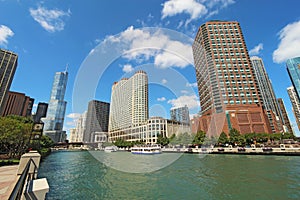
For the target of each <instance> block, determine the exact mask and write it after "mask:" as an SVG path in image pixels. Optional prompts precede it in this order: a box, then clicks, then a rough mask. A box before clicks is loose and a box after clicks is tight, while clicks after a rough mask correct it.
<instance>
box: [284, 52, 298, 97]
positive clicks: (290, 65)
mask: <svg viewBox="0 0 300 200" xmlns="http://www.w3.org/2000/svg"><path fill="white" fill-rule="evenodd" d="M286 67H287V71H288V73H289V76H290V79H291V81H292V84H293V86H294V89H295V91H296V94H297V97H298V99H299V100H300V57H297V58H291V59H288V60H287V61H286Z"/></svg>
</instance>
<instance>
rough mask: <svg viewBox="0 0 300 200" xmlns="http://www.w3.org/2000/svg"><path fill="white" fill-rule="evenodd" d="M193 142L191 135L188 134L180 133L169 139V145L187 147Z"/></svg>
mask: <svg viewBox="0 0 300 200" xmlns="http://www.w3.org/2000/svg"><path fill="white" fill-rule="evenodd" d="M192 141H193V135H192V134H189V133H181V134H178V135H177V136H174V137H171V138H170V144H172V145H187V144H191V143H192Z"/></svg>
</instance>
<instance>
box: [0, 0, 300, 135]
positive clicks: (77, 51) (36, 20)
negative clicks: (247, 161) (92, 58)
mask: <svg viewBox="0 0 300 200" xmlns="http://www.w3.org/2000/svg"><path fill="white" fill-rule="evenodd" d="M176 2H177V1H159V2H152V1H150V2H143V4H142V3H139V2H138V1H131V2H126V3H124V2H114V1H112V2H109V3H108V2H96V1H95V2H93V1H92V2H88V3H86V4H82V3H77V2H76V3H74V2H72V3H71V2H68V1H66V2H59V1H53V2H43V3H39V4H37V3H35V2H32V1H28V2H19V1H2V2H1V3H0V4H1V9H0V11H1V12H0V17H1V19H2V21H0V30H1V31H0V34H1V37H0V47H1V48H4V49H8V50H11V51H13V52H15V53H17V54H18V57H19V66H18V68H17V71H16V74H15V78H14V80H13V83H12V87H11V90H13V91H18V92H22V93H26V94H28V95H29V96H31V97H33V98H35V99H36V101H35V102H36V104H37V103H38V102H48V100H49V91H50V90H51V82H52V74H53V73H54V72H56V71H62V70H63V69H64V66H65V65H66V64H67V63H69V66H70V69H69V71H70V76H69V84H68V88H67V91H66V100H67V101H68V102H69V104H68V106H67V112H66V118H67V119H66V123H65V129H66V130H68V129H69V128H71V127H75V124H74V121H73V119H75V118H76V117H78V116H79V113H80V114H81V113H83V112H84V110H86V109H87V103H88V102H86V103H85V105H82V108H81V109H78V110H74V109H73V108H72V95H73V87H74V81H75V79H76V77H77V75H78V72H79V69H80V66H81V63H82V62H83V61H84V59H85V57H86V56H87V55H88V54H89V53H90V52H92V50H93V49H94V48H95V46H97V45H98V44H101V42H103V41H104V40H105V39H108V38H112V37H113V36H115V34H122V33H123V35H121V36H123V38H122V37H114V39H124V37H125V36H126V35H125V33H128V34H129V35H130V34H131V35H135V34H140V35H139V37H138V38H135V39H134V40H129V41H128V42H130V43H131V44H136V43H137V42H140V43H143V42H145V41H146V40H151V41H154V42H157V40H155V39H156V38H155V37H154V36H155V34H156V36H157V35H159V33H158V32H155V34H152V33H150V35H149V33H148V32H146V31H140V28H143V27H147V26H152V27H160V28H167V29H171V30H175V31H177V32H180V33H184V34H186V35H187V36H188V37H190V38H191V39H194V38H195V35H196V32H197V28H198V27H199V25H200V24H203V23H205V22H206V21H209V20H212V19H220V20H234V21H238V22H240V24H241V27H242V29H243V33H244V36H245V42H246V46H247V48H248V51H249V53H250V54H251V55H258V56H259V57H261V58H262V59H263V61H264V64H265V67H266V70H267V72H268V74H269V77H270V79H271V81H272V83H273V87H274V90H275V94H276V96H277V97H278V98H283V99H284V102H285V104H286V107H287V112H288V114H289V117H290V118H291V122H292V124H294V126H295V119H294V116H293V114H292V109H291V103H290V101H289V98H288V95H287V92H286V88H287V87H289V86H290V85H291V82H290V80H289V77H288V74H287V72H286V69H285V60H286V59H287V58H291V57H296V56H300V55H299V52H300V50H299V48H298V47H296V46H297V45H296V44H297V42H293V41H297V36H295V37H293V36H292V35H297V34H295V33H297V27H299V26H300V25H299V24H300V22H299V20H300V19H299V16H298V15H297V12H296V8H297V6H296V5H298V4H299V3H298V2H295V1H276V2H273V4H272V6H271V7H270V5H269V4H268V2H267V1H259V2H258V1H257V2H256V1H243V2H240V1H239V2H238V1H235V2H234V1H232V0H231V1H215V2H214V3H211V4H209V2H208V1H202V3H200V2H199V1H194V0H189V1H186V8H178V9H176V8H177V7H176V6H174V7H173V9H171V5H172V4H174V5H176ZM258 3H259V6H255V5H257V4H258ZM123 4H124V5H123ZM125 4H126V5H125ZM127 4H128V5H127ZM145 4H146V5H145ZM113 5H119V6H117V7H115V6H113ZM190 5H193V6H190ZM201 5H202V6H201ZM123 8H124V9H123ZM199 8H203V9H199ZM270 8H271V9H272V12H270V13H271V14H266V12H265V9H270ZM81 11H82V12H81ZM108 11H109V12H108ZM293 11H294V12H293ZM252 12H255V16H253V15H252V14H251V13H252ZM279 12H280V13H282V12H284V13H285V15H284V16H278V14H276V13H279ZM13 13H18V14H17V15H15V14H13ZM51 13H52V14H53V13H55V14H56V15H55V14H53V15H51ZM82 13H83V14H82ZM128 13H132V14H131V15H130V16H129V15H128ZM249 16H251V17H249ZM48 19H51V20H50V21H47V20H48ZM95 19H97V20H96V22H97V23H96V26H95V24H93V25H92V24H90V23H89V22H88V21H95ZM270 21H272V23H269V22H270ZM43 22H46V23H43ZM273 22H276V23H275V24H274V23H273ZM75 24H76V25H75ZM25 27H26V28H25ZM27 27H28V28H27ZM147 34H148V35H147ZM298 35H300V34H298ZM160 36H161V35H160ZM163 36H164V35H163ZM298 37H300V36H298ZM161 38H163V37H161ZM125 39H126V38H125ZM164 39H165V40H166V41H167V42H165V44H167V45H168V44H170V46H171V45H173V44H175V43H174V41H170V40H168V39H169V38H167V39H166V38H164ZM181 43H182V44H183V47H186V48H187V49H190V48H191V45H190V44H189V43H188V42H186V43H183V42H181ZM288 43H290V44H291V45H286V44H288ZM286 46H287V47H286ZM298 46H299V45H298ZM132 47H134V46H133V45H132ZM285 48H288V49H285ZM289 49H291V51H288V50H289ZM286 52H292V53H293V54H288V53H286ZM295 52H296V53H295ZM297 52H298V54H297ZM140 55H143V56H141V57H134V55H133V54H130V55H128V56H127V58H122V59H118V60H117V61H115V62H114V63H113V64H112V66H111V70H108V73H109V74H108V75H107V77H103V78H101V80H100V82H99V86H98V88H97V90H96V95H95V97H94V99H99V100H101V101H106V102H109V101H110V93H111V90H110V88H111V85H112V81H115V80H119V79H120V77H123V76H124V75H126V73H127V72H131V71H132V69H133V68H135V67H136V66H140V65H143V64H144V63H145V62H146V63H148V62H149V60H147V55H148V56H149V57H150V62H153V63H154V65H153V66H154V67H157V66H155V61H156V62H157V63H156V64H159V66H160V67H161V68H163V69H160V70H162V71H161V72H162V73H165V71H163V70H165V68H170V67H173V68H174V69H176V70H177V71H178V72H179V73H182V74H184V75H185V77H186V78H187V82H186V83H184V84H182V87H181V89H179V91H181V90H182V93H181V94H177V95H171V94H168V93H167V92H164V93H163V94H162V93H160V92H158V91H159V89H160V87H152V88H151V86H150V88H149V91H150V92H152V94H151V95H149V96H151V99H149V108H158V107H162V108H163V110H164V111H166V112H160V113H163V114H165V113H166V114H165V116H163V117H167V118H169V110H170V109H171V108H172V107H176V106H178V104H180V101H182V100H184V101H186V102H188V103H189V104H188V106H189V108H190V111H192V112H190V113H191V114H195V113H197V110H199V109H198V107H197V106H196V105H197V104H198V100H199V99H198V97H197V96H198V91H197V89H196V87H194V86H195V82H196V78H195V73H194V72H193V66H192V65H190V64H186V63H184V62H182V61H180V60H178V59H175V61H174V62H171V63H170V62H163V61H164V60H161V58H162V56H164V58H166V59H165V61H169V60H168V58H170V57H171V56H170V55H166V54H163V53H156V54H154V53H152V52H151V53H149V54H146V53H145V52H144V54H140ZM130 56H131V57H130ZM132 58H135V60H134V59H132ZM136 60H139V61H141V62H140V63H138V62H137V61H136ZM21 77H22V78H21ZM149 77H150V76H149ZM277 80H280V81H277ZM281 80H285V81H281ZM150 81H151V80H150ZM159 81H160V82H161V85H162V86H164V85H165V84H168V83H171V82H172V80H170V78H169V77H168V76H167V75H165V76H162V77H161V78H160V80H159ZM186 85H189V86H190V87H192V89H193V90H194V93H186V91H185V90H186ZM42 88H43V89H42ZM194 94H197V95H196V96H195V95H194ZM149 98H150V97H149ZM90 100H92V99H90ZM156 105H157V106H156ZM198 106H199V105H198ZM34 110H35V109H34ZM154 111H155V109H150V113H149V114H150V116H154V115H157V113H156V112H154Z"/></svg>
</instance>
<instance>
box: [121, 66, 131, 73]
mask: <svg viewBox="0 0 300 200" xmlns="http://www.w3.org/2000/svg"><path fill="white" fill-rule="evenodd" d="M132 71H133V67H132V65H130V64H126V65H124V66H123V72H126V73H129V72H132Z"/></svg>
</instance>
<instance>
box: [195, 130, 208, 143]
mask: <svg viewBox="0 0 300 200" xmlns="http://www.w3.org/2000/svg"><path fill="white" fill-rule="evenodd" d="M205 137H206V133H205V132H204V131H198V132H197V133H196V135H195V137H194V139H193V144H196V145H198V146H201V145H202V144H203V142H204V139H205Z"/></svg>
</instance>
